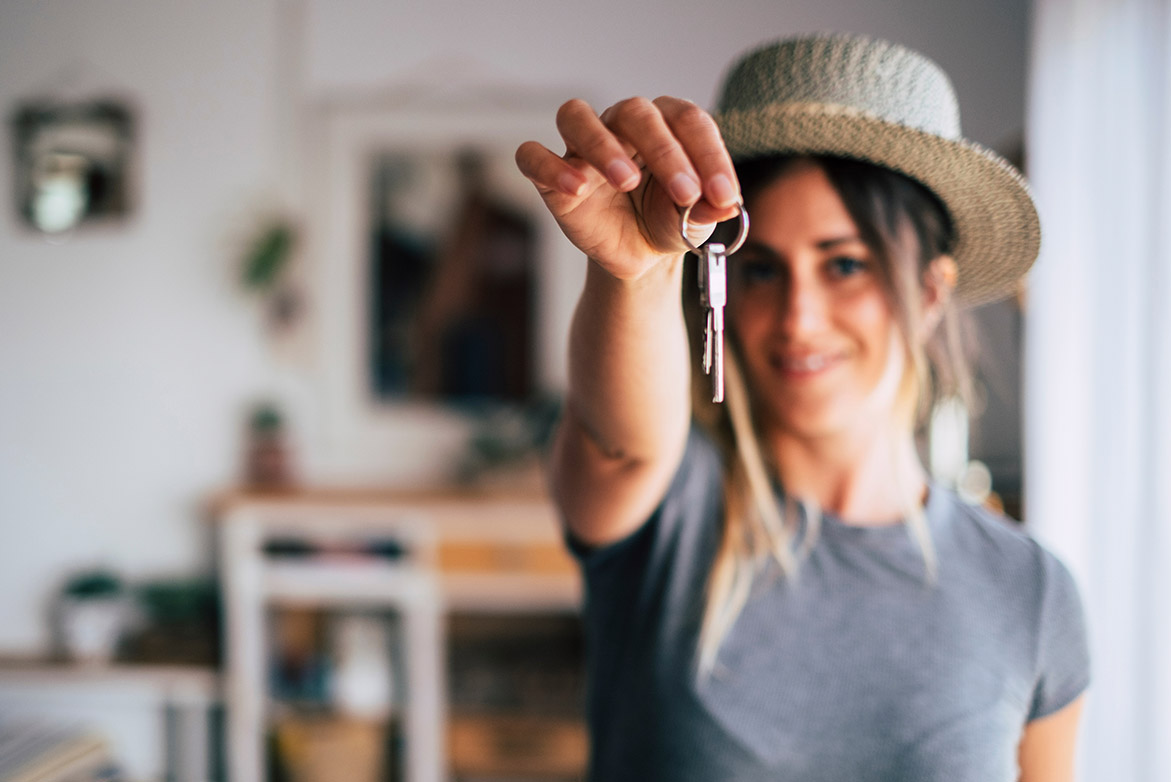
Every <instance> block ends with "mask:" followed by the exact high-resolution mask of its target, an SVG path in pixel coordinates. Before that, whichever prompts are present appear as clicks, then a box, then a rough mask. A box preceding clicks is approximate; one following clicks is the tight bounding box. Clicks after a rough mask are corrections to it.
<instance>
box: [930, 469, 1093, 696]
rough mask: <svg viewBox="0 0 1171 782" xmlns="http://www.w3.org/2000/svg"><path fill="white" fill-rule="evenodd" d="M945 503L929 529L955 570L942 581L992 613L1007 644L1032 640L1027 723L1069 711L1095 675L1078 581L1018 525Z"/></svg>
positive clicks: (952, 500) (953, 500)
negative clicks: (955, 582) (952, 582)
mask: <svg viewBox="0 0 1171 782" xmlns="http://www.w3.org/2000/svg"><path fill="white" fill-rule="evenodd" d="M932 491H933V492H934V491H935V489H933V490H932ZM940 499H944V500H946V502H944V503H940V505H942V506H943V507H942V512H941V513H940V514H938V517H937V518H934V519H932V524H933V525H937V526H936V529H937V530H938V532H937V534H938V535H940V536H941V537H943V538H944V539H945V540H946V545H947V550H948V556H949V560H950V563H951V568H950V571H951V572H950V573H944V572H941V574H940V578H941V579H948V578H949V577H955V578H958V579H959V580H961V581H963V582H964V587H963V588H962V590H961V591H962V593H963V594H964V595H967V597H968V599H971V600H978V601H980V602H981V603H982V604H984V605H986V606H988V607H989V608H992V609H994V611H995V615H996V621H997V622H999V623H1003V629H1004V634H1003V635H1002V639H1003V640H1004V641H1005V642H1011V641H1010V639H1013V638H1015V639H1016V640H1017V641H1019V642H1026V641H1027V645H1028V654H1029V657H1030V659H1031V665H1032V667H1033V671H1032V675H1033V676H1034V677H1035V682H1036V684H1035V692H1034V700H1033V703H1032V707H1031V711H1030V719H1035V718H1037V717H1039V716H1044V715H1045V714H1049V713H1052V712H1053V711H1055V710H1057V709H1058V708H1060V707H1061V706H1064V705H1066V704H1068V703H1069V702H1071V701H1072V700H1073V699H1074V698H1075V697H1076V696H1077V695H1078V694H1080V693H1081V692H1082V691H1083V690H1084V689H1085V687H1086V686H1087V685H1088V682H1089V668H1090V660H1089V648H1088V638H1087V629H1086V623H1085V614H1084V609H1083V605H1082V600H1081V595H1080V593H1079V590H1078V586H1077V582H1076V580H1075V579H1074V577H1073V574H1072V573H1071V572H1070V570H1069V568H1068V567H1066V565H1065V563H1063V562H1062V561H1061V560H1060V559H1059V558H1058V557H1057V556H1056V555H1055V554H1053V553H1052V552H1051V551H1049V550H1048V549H1047V548H1045V547H1044V546H1043V545H1041V543H1039V542H1038V541H1037V540H1036V539H1035V538H1033V537H1032V536H1031V535H1030V534H1029V532H1028V530H1027V529H1026V528H1024V527H1022V526H1021V525H1020V524H1019V523H1017V522H1014V521H1012V520H1010V519H1008V518H1006V517H1004V516H1001V515H999V514H996V513H993V512H991V511H989V510H987V509H985V508H980V507H974V506H971V505H967V504H966V503H964V502H962V501H961V500H959V498H957V497H955V495H954V494H952V493H951V492H946V496H944V497H942V498H940Z"/></svg>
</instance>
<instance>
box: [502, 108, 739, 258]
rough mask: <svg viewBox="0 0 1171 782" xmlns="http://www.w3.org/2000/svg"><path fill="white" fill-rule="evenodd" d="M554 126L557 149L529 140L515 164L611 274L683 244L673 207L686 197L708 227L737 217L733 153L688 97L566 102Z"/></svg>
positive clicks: (695, 218) (678, 250)
mask: <svg viewBox="0 0 1171 782" xmlns="http://www.w3.org/2000/svg"><path fill="white" fill-rule="evenodd" d="M557 129H558V132H559V133H560V134H561V137H562V139H564V141H565V154H564V155H563V156H558V155H557V154H556V153H554V152H552V151H551V150H549V149H548V148H547V147H544V146H542V145H541V144H539V143H537V142H535V141H529V142H526V143H524V144H522V145H521V146H520V147H519V148H518V149H517V151H516V162H517V166H518V167H519V168H520V170H521V172H522V173H523V174H524V175H525V176H526V177H528V178H529V179H530V180H531V181H532V182H533V184H534V185H536V187H537V190H538V192H540V194H541V197H542V198H543V199H544V201H545V206H546V207H547V208H548V209H549V211H550V212H551V213H552V214H553V217H554V218H556V220H557V223H558V225H560V226H561V230H562V231H564V232H565V235H566V236H567V237H568V238H569V240H570V241H571V242H573V243H574V245H576V246H577V247H578V248H579V249H581V250H582V251H583V252H584V253H585V254H586V255H587V256H589V257H590V258H591V259H593V260H594V261H595V262H597V263H598V264H600V265H601V266H602V267H603V268H604V269H606V270H607V271H608V272H610V274H612V275H614V276H615V277H620V278H625V279H633V278H637V277H639V276H641V275H642V274H643V273H645V272H646V271H648V270H649V269H650V268H651V267H653V266H655V265H657V264H658V263H660V262H661V261H663V260H664V259H667V258H671V257H677V256H679V255H680V254H682V253H683V252H684V251H685V250H686V249H687V247H686V245H685V244H684V243H683V238H682V236H681V235H680V233H679V227H680V221H679V209H680V208H681V207H685V206H691V205H692V204H694V205H695V207H694V209H693V210H692V212H691V220H690V222H691V224H692V225H693V226H697V227H698V226H705V225H706V226H707V232H708V233H710V230H711V226H713V225H714V224H715V223H717V222H719V221H721V220H728V219H731V218H732V217H734V216H735V215H736V212H737V206H736V204H737V199H738V197H739V192H740V190H739V185H738V184H737V181H736V172H735V170H734V169H733V167H732V160H731V158H730V157H729V155H728V152H727V149H726V148H725V147H724V143H723V141H722V140H721V139H720V133H719V129H718V128H717V127H716V124H715V121H714V120H713V119H712V118H711V116H710V115H709V114H708V113H707V112H705V111H704V110H703V109H701V108H699V107H698V106H696V105H695V104H694V103H692V102H690V101H686V100H680V99H678V98H669V97H663V98H658V99H656V100H654V101H648V100H646V99H645V98H630V99H628V100H624V101H621V102H619V103H616V104H614V105H613V106H611V107H610V108H608V109H606V110H605V111H604V112H602V114H601V115H600V116H599V115H597V114H595V113H594V111H593V109H591V108H590V107H589V106H588V105H587V104H586V103H585V102H583V101H580V100H571V101H569V102H567V103H565V104H564V105H563V106H562V107H561V109H560V110H559V111H558V112H557ZM702 238H705V237H692V239H693V241H695V240H697V239H698V240H700V241H702ZM696 243H698V242H696Z"/></svg>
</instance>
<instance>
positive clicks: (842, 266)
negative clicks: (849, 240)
mask: <svg viewBox="0 0 1171 782" xmlns="http://www.w3.org/2000/svg"><path fill="white" fill-rule="evenodd" d="M828 266H829V271H830V274H832V275H833V276H834V277H853V276H854V275H856V274H862V273H863V272H865V271H867V270H869V268H870V264H869V262H867V261H864V260H862V259H861V258H855V257H853V256H850V255H841V256H838V257H836V258H832V259H830V261H829V264H828Z"/></svg>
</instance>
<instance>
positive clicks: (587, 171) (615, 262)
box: [517, 98, 739, 545]
mask: <svg viewBox="0 0 1171 782" xmlns="http://www.w3.org/2000/svg"><path fill="white" fill-rule="evenodd" d="M557 125H558V130H559V132H560V133H561V136H562V138H563V139H564V140H565V145H566V153H565V154H564V155H563V156H558V155H556V154H554V153H553V152H552V151H550V150H548V149H547V148H545V147H543V146H541V145H539V144H537V143H536V142H528V143H526V144H524V145H522V146H521V147H520V149H518V150H517V164H518V165H519V167H520V169H521V171H522V172H524V174H525V175H526V176H527V177H529V179H531V180H532V181H533V183H534V184H535V185H536V186H537V189H538V191H539V192H540V193H541V196H542V198H544V200H545V204H546V206H547V207H548V208H549V211H550V212H551V213H552V214H553V216H554V217H555V218H556V219H557V221H558V224H559V225H560V226H561V228H562V230H563V231H564V232H565V234H566V236H567V237H568V238H569V239H570V241H572V242H573V243H574V244H575V245H576V246H577V247H578V248H580V249H581V250H582V251H583V252H584V253H585V254H586V256H587V257H588V258H589V268H588V271H587V274H586V284H585V288H584V290H583V291H582V295H581V299H580V300H579V302H578V306H577V310H576V313H575V315H574V320H573V326H572V329H571V334H570V346H569V361H570V365H569V389H568V396H567V399H566V413H565V418H564V420H563V422H562V425H561V428H560V430H559V433H558V437H557V441H556V443H555V446H554V451H553V492H554V499H555V500H556V502H557V504H558V506H559V507H560V509H561V512H562V515H563V517H564V519H565V520H566V523H567V524H568V525H569V528H570V531H571V532H572V533H573V534H574V535H575V536H576V537H577V538H578V539H580V540H581V541H583V542H585V543H587V544H592V545H601V544H605V543H608V542H612V541H614V540H618V539H619V538H621V537H623V536H625V535H627V534H629V533H630V532H632V531H633V530H634V529H636V528H637V527H638V525H639V524H641V523H642V521H643V520H645V519H646V518H647V516H648V515H649V514H650V512H651V511H652V510H653V509H654V506H655V505H656V504H657V503H658V501H659V499H660V498H661V496H662V494H663V492H664V491H665V490H666V486H667V483H668V482H669V481H670V479H671V476H672V474H673V473H674V471H675V469H676V467H677V466H678V463H679V459H680V457H681V455H682V451H683V445H684V443H685V441H686V437H687V429H688V421H689V414H690V399H689V382H688V377H689V372H690V369H689V363H688V352H687V334H686V332H685V330H684V324H683V313H682V307H681V303H680V282H681V276H682V257H683V252H684V251H685V249H686V246H685V244H684V242H683V239H682V237H681V236H680V233H679V227H680V222H679V209H680V207H684V206H690V205H692V204H694V205H695V208H694V210H693V212H692V221H693V222H694V223H696V224H698V225H699V226H701V230H702V226H704V225H707V226H708V228H707V230H709V231H710V226H711V225H712V224H714V223H715V222H717V221H719V220H725V219H729V218H731V217H733V216H734V215H735V214H736V203H737V198H738V195H739V191H738V187H737V185H736V176H735V172H734V170H733V168H732V163H731V160H730V159H729V157H728V154H727V151H726V150H725V148H724V145H723V142H722V141H721V140H720V137H719V132H718V130H717V128H716V125H715V123H714V122H713V121H712V119H711V117H710V116H709V115H708V114H707V113H706V112H704V111H703V110H702V109H700V108H699V107H697V106H696V105H695V104H693V103H690V102H688V101H683V100H678V99H675V98H659V99H657V100H655V101H647V100H645V99H640V98H634V99H630V100H627V101H622V102H621V103H618V104H615V105H614V106H612V107H610V108H609V109H607V110H606V111H605V112H603V113H602V114H601V115H600V116H599V115H597V114H595V113H594V112H593V110H592V109H590V108H589V107H588V106H587V105H586V104H584V103H582V102H581V101H570V102H569V103H566V104H565V105H564V106H562V108H561V110H560V111H559V112H558V118H557ZM700 238H701V237H692V240H693V241H698V240H699V239H700Z"/></svg>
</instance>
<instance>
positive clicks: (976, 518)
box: [928, 487, 1072, 589]
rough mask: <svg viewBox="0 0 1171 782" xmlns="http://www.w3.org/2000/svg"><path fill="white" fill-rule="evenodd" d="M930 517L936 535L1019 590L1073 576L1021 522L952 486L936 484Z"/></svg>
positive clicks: (929, 510) (933, 489)
mask: <svg viewBox="0 0 1171 782" xmlns="http://www.w3.org/2000/svg"><path fill="white" fill-rule="evenodd" d="M931 492H932V495H933V497H932V500H931V501H930V502H929V505H928V517H929V519H930V521H931V523H932V525H933V529H935V530H936V531H937V532H936V534H938V535H940V536H941V537H943V539H944V540H946V541H947V542H948V543H950V544H951V545H952V547H953V548H954V549H956V551H957V552H958V553H960V554H962V555H963V556H964V558H965V559H967V560H969V561H972V562H974V563H975V564H978V565H980V566H982V567H984V568H986V569H987V570H988V571H989V573H990V574H991V575H993V576H996V577H998V578H1001V579H1009V580H1011V581H1013V582H1014V586H1015V587H1017V588H1018V589H1019V588H1021V587H1024V586H1026V584H1027V583H1028V582H1034V583H1038V582H1040V581H1044V580H1049V579H1054V578H1056V579H1062V580H1064V579H1070V580H1071V581H1072V579H1071V578H1070V576H1069V572H1068V570H1066V568H1065V566H1064V565H1063V564H1062V562H1061V561H1060V560H1059V559H1058V558H1057V557H1056V556H1055V555H1054V554H1053V553H1052V552H1050V551H1049V550H1048V549H1046V548H1045V547H1044V546H1043V545H1041V543H1039V542H1038V541H1037V540H1036V539H1035V538H1034V537H1033V536H1032V535H1030V534H1029V531H1028V529H1027V528H1026V527H1025V526H1024V525H1022V524H1021V523H1020V522H1017V521H1014V520H1013V519H1010V518H1008V517H1007V516H1004V515H1002V514H999V513H996V512H994V511H992V510H990V509H988V508H985V507H983V506H978V505H970V504H968V503H966V502H964V501H962V500H961V499H960V498H959V497H957V496H956V494H955V493H954V492H952V491H950V490H948V489H943V488H940V487H932V489H931Z"/></svg>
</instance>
